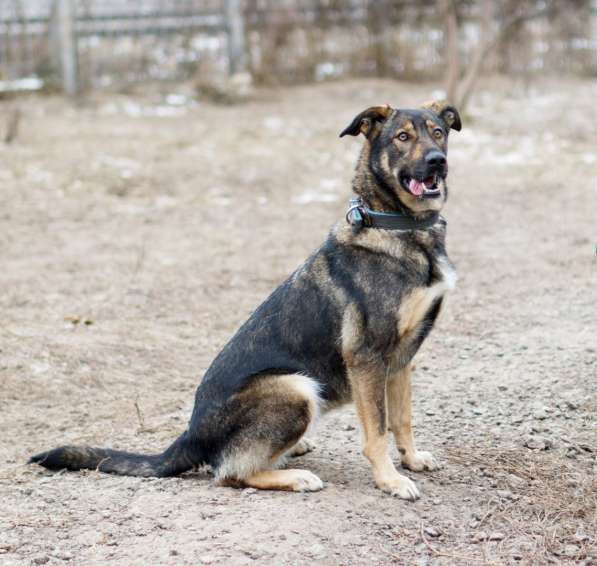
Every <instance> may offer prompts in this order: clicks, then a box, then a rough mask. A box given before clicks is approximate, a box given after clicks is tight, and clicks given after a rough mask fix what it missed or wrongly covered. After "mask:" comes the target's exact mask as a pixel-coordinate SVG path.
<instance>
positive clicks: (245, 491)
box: [243, 487, 257, 495]
mask: <svg viewBox="0 0 597 566" xmlns="http://www.w3.org/2000/svg"><path fill="white" fill-rule="evenodd" d="M254 493H257V490H256V489H255V488H254V487H248V488H247V489H243V495H253V494H254Z"/></svg>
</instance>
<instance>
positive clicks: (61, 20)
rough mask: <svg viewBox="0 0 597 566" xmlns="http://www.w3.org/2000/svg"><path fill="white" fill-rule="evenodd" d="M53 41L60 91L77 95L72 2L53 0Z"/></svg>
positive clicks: (76, 63) (77, 75) (74, 14)
mask: <svg viewBox="0 0 597 566" xmlns="http://www.w3.org/2000/svg"><path fill="white" fill-rule="evenodd" d="M54 8H55V12H54V18H53V22H54V25H55V26H56V29H55V30H54V31H53V33H52V36H53V40H54V41H55V42H56V51H57V53H56V55H57V58H58V61H59V68H60V76H61V79H62V90H63V91H64V92H65V93H66V94H67V95H68V96H76V95H77V94H78V93H79V54H78V49H77V47H78V44H77V30H76V27H75V26H76V13H75V2H74V0H55V4H54Z"/></svg>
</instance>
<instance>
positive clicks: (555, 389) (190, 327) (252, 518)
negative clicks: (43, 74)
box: [0, 81, 597, 565]
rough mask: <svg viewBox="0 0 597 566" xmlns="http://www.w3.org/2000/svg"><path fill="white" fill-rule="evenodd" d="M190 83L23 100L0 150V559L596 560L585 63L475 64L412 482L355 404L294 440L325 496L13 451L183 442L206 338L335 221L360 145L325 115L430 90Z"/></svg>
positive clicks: (594, 209)
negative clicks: (541, 72) (390, 471)
mask: <svg viewBox="0 0 597 566" xmlns="http://www.w3.org/2000/svg"><path fill="white" fill-rule="evenodd" d="M181 89H184V87H172V88H171V90H170V91H169V92H163V93H160V92H158V91H150V92H145V93H141V94H138V95H127V96H124V95H113V96H110V97H107V96H105V95H104V96H102V97H99V96H97V97H92V98H90V99H89V100H88V101H87V102H86V103H85V104H84V105H82V106H79V107H76V108H75V107H72V106H70V105H68V104H66V103H65V102H63V101H62V100H60V99H54V98H32V99H28V100H23V101H21V102H20V106H21V110H22V113H23V119H22V123H21V129H20V132H19V136H18V138H17V140H16V141H15V142H14V143H13V144H12V145H10V146H4V147H2V149H1V151H2V156H3V160H2V167H1V169H0V191H1V196H2V207H1V208H0V219H1V222H2V229H1V230H0V250H1V255H0V257H1V259H2V271H1V273H0V313H1V318H0V430H1V431H2V435H1V438H0V562H1V563H2V564H6V565H9V564H61V563H64V562H69V561H70V563H73V564H104V563H114V564H127V565H128V564H139V565H142V564H143V565H145V564H226V565H229V564H234V565H236V564H276V565H278V564H311V563H314V562H317V563H318V564H330V565H332V564H334V565H335V564H342V565H361V564H362V565H370V564H390V563H396V564H416V565H425V564H434V565H440V564H552V563H553V564H569V563H570V564H571V563H582V564H585V565H588V564H595V563H597V555H596V553H595V546H594V544H595V541H594V539H592V538H591V537H592V536H593V535H594V534H595V532H596V522H595V475H594V473H595V469H596V468H595V467H596V464H595V453H596V452H595V451H596V450H597V447H596V442H595V423H594V420H593V419H594V415H595V409H596V403H595V378H596V376H597V361H596V349H597V340H596V337H597V328H596V312H595V304H596V300H597V297H596V292H595V284H596V267H597V266H596V256H595V219H596V218H597V199H596V186H595V181H594V173H595V168H596V167H597V121H595V119H594V115H595V103H594V101H595V97H596V96H597V86H596V85H595V84H594V83H593V84H591V83H588V82H568V83H563V82H559V83H545V84H542V85H540V86H539V85H537V86H535V87H533V88H532V89H528V88H525V87H524V85H518V84H511V83H508V84H500V83H492V84H487V85H485V87H484V88H483V89H482V90H481V91H480V93H479V97H478V99H477V100H476V102H475V104H474V105H473V107H472V108H471V110H470V113H469V115H468V116H465V126H464V130H463V131H462V132H461V134H454V135H453V136H452V140H451V153H450V165H451V176H450V178H451V198H450V201H449V203H448V206H447V207H446V210H445V216H446V217H447V219H448V222H449V227H448V245H449V252H450V255H451V257H452V259H453V261H454V263H455V264H456V265H457V268H458V270H459V274H460V280H459V284H458V286H457V289H456V291H455V292H454V293H453V294H452V296H451V297H450V299H449V301H448V308H447V310H446V312H445V313H444V315H443V317H442V319H441V322H440V323H439V325H438V327H437V328H436V330H435V331H434V332H433V333H432V335H431V337H430V339H429V340H428V341H427V342H426V343H425V345H424V348H423V349H422V351H421V352H420V355H419V359H418V369H417V373H416V380H415V393H414V394H415V399H414V419H415V423H416V433H417V436H418V443H419V446H420V447H421V448H425V449H428V450H432V451H433V452H434V453H435V454H436V456H438V457H439V459H440V460H441V461H442V462H443V468H442V469H441V470H439V471H437V472H433V473H425V474H413V473H410V472H407V475H409V476H410V477H411V478H413V479H415V481H416V482H417V483H418V485H419V486H420V487H421V489H422V491H423V497H422V499H421V500H420V501H417V502H416V503H414V504H413V503H408V502H405V501H401V500H398V499H393V498H391V497H389V496H386V495H384V494H383V493H381V492H380V491H378V490H376V488H375V487H374V485H373V482H372V477H371V474H370V472H369V469H368V464H367V462H366V461H365V459H364V457H363V456H362V455H361V449H360V433H359V430H358V423H357V420H356V417H355V414H354V410H353V409H352V408H351V407H347V408H345V409H342V410H340V411H338V412H336V413H334V414H332V415H329V417H328V418H327V419H325V420H324V421H323V422H321V424H320V426H319V429H318V431H317V434H316V436H315V440H316V442H317V444H318V448H317V450H316V451H314V452H312V453H311V454H308V455H307V456H304V457H303V458H302V462H301V465H303V466H304V467H306V468H308V469H310V470H312V471H313V472H315V473H317V474H318V475H319V476H320V477H321V478H322V479H323V480H324V482H325V489H324V490H323V491H321V492H318V493H313V494H288V493H269V492H256V491H255V490H252V489H245V490H234V489H229V488H217V487H214V486H213V485H212V484H211V481H210V478H209V475H208V473H207V472H206V471H199V472H195V473H192V474H188V475H186V476H184V477H181V478H175V479H167V480H147V479H138V478H122V477H112V476H109V475H102V474H99V473H96V472H89V473H77V474H73V473H49V472H46V471H44V470H42V469H41V468H38V467H35V466H26V465H25V462H26V460H27V458H28V456H29V455H31V454H32V453H34V452H36V451H39V450H41V449H45V448H48V447H52V446H55V445H57V444H62V443H86V444H93V445H99V446H112V447H119V448H128V449H133V450H139V451H159V450H161V449H162V448H164V447H165V446H166V445H167V444H168V443H169V442H170V441H171V440H172V439H173V438H175V436H176V435H178V434H179V433H180V432H181V431H182V430H183V429H184V427H185V424H186V420H187V418H188V417H189V415H190V411H191V408H192V400H193V392H194V389H195V387H196V385H197V383H198V382H199V380H200V379H201V376H202V374H203V372H204V370H205V369H206V367H207V366H208V364H209V363H210V361H211V359H212V358H213V356H214V355H215V354H216V353H217V352H218V350H219V349H220V348H221V347H222V345H223V344H224V343H225V341H226V340H227V339H228V338H229V337H230V336H231V334H232V333H233V332H234V330H235V329H236V328H237V327H238V325H239V324H240V323H241V322H242V321H243V320H244V319H245V318H246V317H247V315H248V314H249V313H250V312H251V310H252V309H253V308H255V307H256V306H257V304H258V303H259V302H260V301H261V300H262V299H263V298H264V297H265V296H266V295H267V294H268V293H269V291H270V290H271V289H272V288H273V287H274V286H275V285H276V284H277V283H278V282H280V281H281V280H282V279H283V278H285V277H286V275H287V274H288V273H290V272H291V271H292V270H293V269H294V268H295V267H296V266H297V265H298V264H299V263H300V262H302V261H303V259H304V258H305V257H306V256H307V255H308V254H309V253H310V251H311V250H312V249H313V248H314V247H316V246H317V245H318V244H319V243H320V242H321V241H322V240H323V238H324V237H325V235H326V232H327V230H328V229H329V227H330V226H331V225H332V224H333V223H334V222H337V221H341V220H342V218H343V213H344V210H345V206H346V202H347V199H348V197H349V196H350V195H349V182H350V177H351V173H352V169H353V164H354V160H355V157H356V155H357V152H358V148H359V141H358V140H353V139H342V140H339V139H338V137H337V135H338V132H339V131H340V130H341V129H342V128H343V127H344V126H345V125H346V124H347V123H348V121H349V120H350V119H351V118H352V117H353V116H354V114H356V113H357V112H358V111H360V110H362V109H363V108H364V107H366V106H369V105H370V104H377V103H385V102H390V103H392V104H394V105H403V106H408V105H414V104H417V103H419V102H421V101H423V100H427V99H429V98H430V97H431V94H432V92H433V85H428V86H417V87H415V86H413V85H410V84H400V83H394V82H389V81H378V82H375V81H351V82H339V83H332V84H327V85H323V86H313V87H303V88H297V89H293V90H280V91H275V92H264V93H260V94H259V96H258V99H257V100H256V101H254V102H251V103H248V104H246V105H243V106H236V107H229V108H223V107H215V106H210V105H209V104H205V103H201V104H188V103H186V102H185V100H184V97H181V96H178V97H176V96H175V97H172V96H170V97H169V98H167V97H166V96H165V95H166V94H173V93H174V94H181V93H182V94H184V92H185V91H184V90H181ZM498 93H500V94H498ZM2 104H3V106H1V107H0V111H4V110H6V109H7V107H8V104H7V103H6V102H4V103H2ZM77 321H79V322H77ZM396 457H397V456H396Z"/></svg>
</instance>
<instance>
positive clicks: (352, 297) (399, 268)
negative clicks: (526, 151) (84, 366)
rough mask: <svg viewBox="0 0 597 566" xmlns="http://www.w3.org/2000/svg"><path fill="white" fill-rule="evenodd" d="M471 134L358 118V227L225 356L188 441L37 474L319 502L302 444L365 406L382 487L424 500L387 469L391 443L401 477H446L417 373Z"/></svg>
mask: <svg viewBox="0 0 597 566" xmlns="http://www.w3.org/2000/svg"><path fill="white" fill-rule="evenodd" d="M460 129H461V120H460V116H459V114H458V111H457V110H456V109H455V108H454V107H453V106H451V105H449V104H448V103H446V102H443V101H434V102H431V103H427V104H425V105H423V106H422V107H421V108H417V109H394V108H392V107H390V106H389V105H385V106H374V107H371V108H368V109H366V110H364V111H363V112H361V113H360V114H358V115H357V116H356V117H355V118H354V120H353V121H352V122H351V123H350V124H349V125H348V127H347V128H346V129H345V130H344V131H343V132H342V133H341V134H340V137H342V136H345V135H350V136H358V135H360V134H362V135H363V136H364V138H365V140H364V145H363V148H362V151H361V154H360V157H359V160H358V164H357V167H356V172H355V175H354V179H353V182H352V189H353V191H354V193H355V194H356V198H354V199H353V200H352V201H351V205H350V208H349V211H348V214H347V217H346V218H347V220H348V222H346V223H344V222H340V223H338V224H337V225H336V226H334V227H333V228H332V230H331V232H330V234H329V236H328V238H327V240H326V241H325V242H324V244H323V245H322V246H321V247H320V248H319V249H318V250H316V251H315V252H314V253H313V254H312V255H311V256H310V257H309V258H308V259H307V260H306V262H305V263H304V264H303V265H301V266H300V267H299V268H298V269H297V270H296V271H295V272H294V273H293V274H292V275H291V276H290V277H289V278H288V279H287V280H286V281H285V282H284V283H282V284H281V285H280V286H279V287H278V288H277V289H276V290H274V292H273V293H272V294H271V295H270V296H269V297H268V298H267V299H266V300H265V302H264V303H263V304H261V306H259V307H258V308H257V309H256V310H255V311H254V312H253V314H252V315H251V316H250V317H249V319H248V320H247V321H246V322H245V323H244V324H243V325H242V326H241V327H240V329H239V330H238V331H237V332H236V334H235V335H234V336H233V337H232V339H231V340H230V341H229V342H228V343H227V344H226V345H225V346H224V348H223V349H222V351H221V352H220V353H219V354H218V356H217V357H216V358H215V360H214V361H213V363H212V364H211V366H210V367H209V368H208V370H207V372H206V374H205V376H204V378H203V380H202V381H201V383H200V385H199V387H198V389H197V392H196V397H195V405H194V409H193V413H192V416H191V419H190V423H189V425H188V429H187V430H186V431H185V432H184V433H183V434H182V435H181V436H180V437H179V438H178V439H177V440H176V441H175V442H174V443H173V444H172V445H171V446H170V447H169V448H167V449H166V450H165V451H164V452H163V453H162V454H156V455H141V454H132V453H129V452H124V451H119V450H110V449H99V448H90V447H76V446H63V447H60V448H56V449H54V450H50V451H47V452H42V453H41V454H37V455H36V456H33V457H32V458H31V460H30V463H33V462H35V463H37V464H40V465H42V466H44V467H46V468H48V469H51V470H58V469H68V470H81V469H96V470H99V471H102V472H110V473H115V474H121V475H132V476H143V477H149V476H153V477H169V476H175V475H178V474H181V473H183V472H185V471H187V470H190V469H193V468H196V467H198V466H201V465H208V466H210V467H211V468H212V470H213V473H214V476H215V481H216V482H218V484H219V485H228V486H250V487H254V488H257V489H273V490H289V491H317V490H319V489H321V488H322V487H323V483H322V481H321V480H320V479H319V478H318V477H317V476H316V475H314V474H313V473H311V472H309V471H307V470H302V469H284V468H281V465H282V464H283V463H284V462H285V460H286V457H287V456H297V455H301V454H304V453H306V452H308V451H309V450H310V449H311V448H312V445H311V443H310V441H308V440H307V439H306V437H305V436H306V434H307V433H308V432H309V430H310V429H311V428H312V426H313V424H314V423H315V422H316V421H317V419H318V417H319V415H320V414H321V413H324V412H326V411H328V410H330V409H332V408H334V407H338V406H340V405H343V404H345V403H348V402H351V401H354V403H355V404H356V409H357V413H358V417H359V420H360V423H361V426H362V432H363V454H364V455H365V457H366V458H367V459H368V460H369V462H370V464H371V467H372V471H373V478H374V480H375V484H376V485H377V487H378V488H379V489H381V490H382V491H383V492H385V493H388V494H391V495H394V496H398V497H400V498H404V499H409V500H415V499H417V498H418V497H419V495H420V494H419V490H418V488H417V486H416V485H415V483H414V482H413V481H411V480H410V479H409V478H407V477H406V476H404V475H402V474H400V473H399V472H398V471H397V470H396V468H395V466H394V463H393V461H392V459H391V458H390V455H389V452H388V436H389V432H391V433H393V436H394V439H395V442H396V445H397V448H398V450H399V453H400V456H401V461H402V465H403V466H404V467H406V468H409V469H410V470H412V471H416V472H418V471H422V470H434V469H436V468H437V466H438V464H437V462H436V460H435V459H434V457H433V456H432V455H431V454H430V453H429V452H423V451H419V450H417V449H416V447H415V441H414V438H413V432H412V427H411V373H412V360H413V357H414V355H415V354H416V352H417V350H418V349H419V347H420V346H421V344H422V342H423V341H424V340H425V338H426V337H427V335H428V334H429V332H430V330H431V328H432V326H433V324H434V322H435V320H436V318H437V316H438V314H439V312H440V309H441V306H442V301H443V298H444V295H445V293H446V292H447V291H449V290H450V289H452V288H453V286H454V283H455V280H456V275H455V271H454V268H453V266H452V264H451V262H450V260H449V259H448V256H447V254H446V249H445V233H446V222H445V220H444V219H443V218H442V217H441V216H440V215H439V212H440V210H441V209H442V206H443V205H444V203H445V201H446V198H447V196H448V187H447V184H446V177H447V174H448V166H447V157H446V156H447V146H448V136H449V133H450V130H456V131H459V130H460Z"/></svg>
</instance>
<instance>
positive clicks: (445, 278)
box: [398, 256, 457, 338]
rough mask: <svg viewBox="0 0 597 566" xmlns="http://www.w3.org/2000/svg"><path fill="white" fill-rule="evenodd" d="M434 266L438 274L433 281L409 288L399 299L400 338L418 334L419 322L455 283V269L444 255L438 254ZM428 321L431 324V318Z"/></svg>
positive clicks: (422, 320) (421, 321)
mask: <svg viewBox="0 0 597 566" xmlns="http://www.w3.org/2000/svg"><path fill="white" fill-rule="evenodd" d="M435 267H436V272H437V274H438V276H437V278H436V279H435V281H434V283H432V284H431V285H429V286H424V287H415V288H414V289H411V290H410V291H408V292H407V293H405V295H404V296H403V298H402V300H401V301H400V305H399V309H398V334H399V336H400V337H401V338H404V337H407V336H408V335H413V334H418V333H419V330H420V328H421V324H422V323H424V321H425V320H427V319H428V318H429V314H430V313H431V312H432V311H433V309H434V307H435V306H436V305H437V304H438V301H440V300H441V299H442V298H443V296H444V295H445V294H446V293H447V292H448V291H451V290H452V289H454V287H455V285H456V280H457V274H456V271H455V269H454V267H453V266H452V264H451V263H450V261H449V260H448V258H447V257H446V256H440V257H439V258H438V259H437V263H436V266H435ZM430 322H431V324H432V323H433V320H431V321H430Z"/></svg>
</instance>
